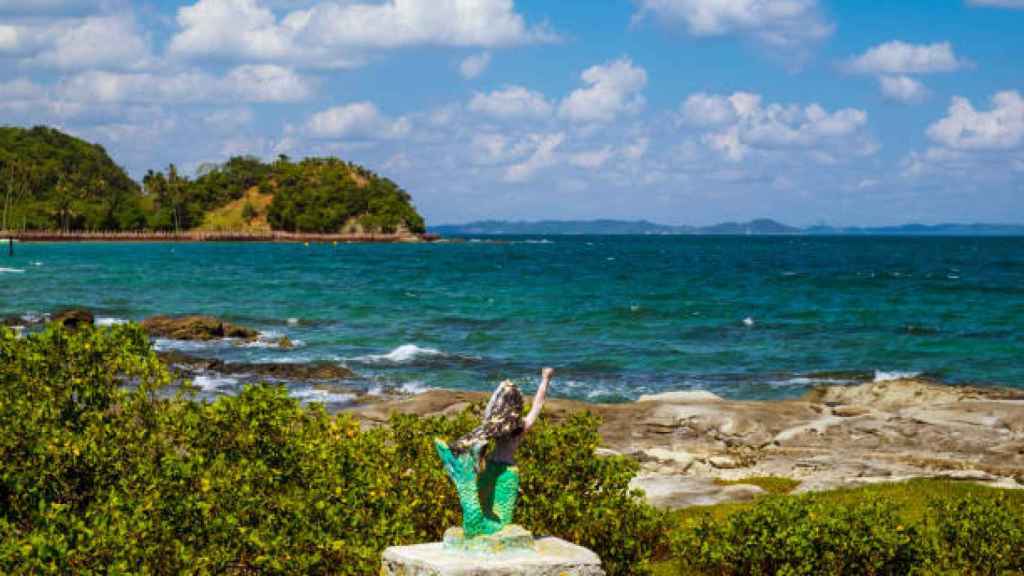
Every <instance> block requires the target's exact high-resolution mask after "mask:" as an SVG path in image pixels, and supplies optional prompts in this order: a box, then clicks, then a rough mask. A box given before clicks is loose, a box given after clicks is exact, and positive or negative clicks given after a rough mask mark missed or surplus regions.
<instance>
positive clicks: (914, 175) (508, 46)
mask: <svg viewBox="0 0 1024 576" xmlns="http://www.w3.org/2000/svg"><path fill="white" fill-rule="evenodd" d="M1022 30H1024V0H932V1H923V0H918V1H910V0H906V1H901V2H891V1H888V2H882V1H867V0H865V1H852V0H850V1H843V2H839V1H835V0H831V1H829V0H621V1H618V0H608V1H593V0H590V1H583V0H565V1H560V2H551V1H543V2H542V1H540V0H383V1H382V0H184V1H175V0H166V1H162V2H144V1H143V2H125V1H122V0H99V1H96V0H92V1H90V0H0V123H3V124H10V125H20V126H30V125H34V124H49V125H53V126H57V127H60V128H62V129H64V130H67V131H69V132H71V133H73V134H75V135H78V136H80V137H83V138H86V139H88V140H92V141H96V142H99V143H101V144H103V145H104V146H105V147H106V148H107V149H108V151H109V152H110V153H111V155H112V156H113V157H114V158H115V160H116V161H118V162H119V163H121V164H123V165H124V166H125V167H126V168H127V169H128V170H129V172H130V173H131V174H132V175H133V176H135V177H136V178H138V177H140V176H141V175H142V174H143V173H144V172H145V171H146V170H147V169H150V168H154V169H162V168H165V167H166V165H167V164H168V163H171V162H173V163H175V164H177V165H178V166H179V167H181V168H183V169H184V170H185V171H186V172H193V171H195V170H196V169H198V168H199V167H200V166H201V165H202V164H204V163H209V162H222V161H224V160H226V159H227V158H229V157H230V156H232V155H237V154H252V155H256V156H260V157H263V158H274V157H276V156H277V155H278V154H288V155H289V156H292V157H304V156H310V155H332V156H340V157H342V158H344V159H347V160H352V161H355V162H359V163H361V164H364V165H366V166H368V167H370V168H372V169H374V170H376V171H378V172H380V173H382V174H384V175H387V176H389V177H391V178H392V179H394V180H396V181H397V182H399V183H400V184H401V185H402V186H403V187H405V188H406V189H407V190H409V192H410V193H412V195H413V198H414V200H415V202H416V204H417V206H418V207H419V208H420V209H421V211H422V212H423V213H424V215H425V216H426V217H427V219H428V222H431V223H434V224H440V223H454V222H464V221H469V220H476V219H483V218H499V219H541V218H598V217H604V218H625V219H635V218H646V219H649V220H654V221H657V222H663V223H671V224H708V223H713V222H718V221H723V220H745V219H750V218H755V217H771V218H776V219H779V220H782V221H785V222H787V223H791V224H798V225H806V224H813V223H818V222H824V223H829V224H834V225H868V224H879V225H881V224H897V223H904V222H924V223H937V222H944V221H961V222H963V221H982V222H1021V221H1024V95H1022V94H1024V64H1022V62H1024V42H1022V41H1021V38H1022V32H1021V31H1022Z"/></svg>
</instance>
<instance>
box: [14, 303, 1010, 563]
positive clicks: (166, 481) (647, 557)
mask: <svg viewBox="0 0 1024 576" xmlns="http://www.w3.org/2000/svg"><path fill="white" fill-rule="evenodd" d="M67 326H75V327H74V328H68V327H67ZM171 382H172V376H171V374H170V373H169V372H168V370H167V368H166V366H165V365H164V364H162V363H161V362H160V360H159V359H158V358H157V357H156V355H155V354H154V352H153V349H152V346H151V344H150V340H149V337H148V335H147V334H146V332H144V331H143V330H142V328H140V327H139V326H137V325H133V324H126V325H118V326H111V327H93V326H91V325H90V324H89V323H88V322H80V323H73V324H68V323H66V322H65V323H64V324H63V325H62V324H58V323H53V324H51V325H49V326H48V327H46V328H45V329H43V330H41V331H38V332H34V333H31V334H28V335H25V336H18V335H16V334H15V333H14V332H13V331H11V330H8V329H6V328H0V572H2V573H37V574H46V573H50V574H67V573H74V574H93V573H112V572H115V573H140V574H141V573H179V572H190V573H229V574H240V573H254V572H265V573H281V574H353V575H355V574H374V573H376V572H377V569H378V566H379V565H378V563H379V555H380V553H381V551H382V550H383V549H384V548H385V547H387V546H390V545H395V544H407V543H413V542H422V541H428V540H437V539H438V538H440V536H441V535H442V533H443V531H444V530H445V529H446V528H447V527H449V526H452V525H456V524H457V523H458V518H457V514H458V512H457V510H458V506H457V502H456V500H455V498H456V497H455V492H454V490H453V489H452V488H451V486H450V485H449V482H448V479H447V478H446V476H445V475H444V472H443V471H442V469H441V467H440V466H439V465H438V462H437V457H436V454H434V451H433V448H432V446H431V440H432V439H433V438H434V437H437V436H440V437H447V438H452V437H455V436H458V435H460V434H461V433H463V432H465V431H466V430H468V429H469V428H470V427H471V426H472V425H473V424H474V422H475V421H476V419H477V417H478V416H477V415H476V414H475V413H474V411H478V410H479V409H480V406H474V407H472V408H470V409H468V410H467V411H464V412H462V413H461V414H456V415H454V416H439V417H417V416H410V415H404V416H401V415H398V416H393V417H392V418H391V420H390V421H389V422H387V423H386V424H385V425H383V426H379V427H370V428H366V427H363V426H361V425H360V423H359V421H358V420H356V419H355V418H354V417H352V416H350V415H347V414H342V415H338V416H332V415H329V414H327V413H326V412H325V411H324V409H323V408H322V407H319V406H316V405H313V406H303V405H301V404H300V403H299V402H298V401H296V400H295V399H293V398H290V397H289V396H288V393H287V390H286V389H285V388H284V387H281V386H273V385H258V386H250V387H247V388H246V389H245V390H244V391H242V392H241V393H240V394H239V395H237V396H225V397H221V398H218V399H217V400H216V401H213V402H201V401H197V400H194V399H193V397H192V389H191V387H190V386H188V385H187V383H186V384H185V385H183V386H180V387H179V388H178V389H177V392H175V393H173V394H172V393H171V392H169V390H170V388H169V385H170V384H171ZM598 424H599V422H598V419H597V418H596V417H595V416H592V415H590V414H588V413H586V412H576V413H572V414H569V415H564V416H562V417H560V418H559V419H558V421H557V423H553V422H551V421H542V423H541V424H540V425H539V428H538V430H537V433H536V434H531V436H530V438H529V439H528V440H527V441H526V442H525V443H524V445H523V447H522V449H521V455H522V459H521V462H520V467H521V471H522V485H521V498H522V500H521V502H522V505H521V508H520V512H519V516H518V517H517V521H518V522H520V523H522V524H523V525H524V526H525V527H527V528H528V529H530V530H532V531H534V532H535V533H545V534H554V535H557V536H561V537H563V538H566V539H569V540H571V541H574V542H577V543H580V544H582V545H584V546H587V547H590V548H592V549H593V550H595V551H596V552H597V553H598V554H599V555H600V556H601V558H602V560H603V562H604V568H605V570H606V571H607V572H608V574H611V575H621V574H646V573H650V572H651V571H652V570H653V571H655V573H657V574H659V575H662V574H811V573H813V574H837V575H838V574H851V573H857V574H911V573H918V574H1014V573H1020V571H1022V570H1024V565H1022V564H1021V559H1024V523H1022V521H1021V519H1022V518H1024V495H1021V494H1018V493H1016V492H1013V491H1009V492H1004V491H1000V490H995V489H991V488H985V487H980V486H974V485H967V484H963V483H953V482H948V481H945V482H943V481H924V480H922V481H914V482H910V483H902V484H890V485H879V486H871V487H867V488H860V489H856V490H841V491H835V492H826V493H821V494H812V495H787V494H786V493H788V492H789V491H790V490H791V489H792V488H793V482H792V481H786V480H785V479H777V478H771V477H761V478H754V479H746V480H744V481H745V482H751V483H756V484H758V485H761V486H764V487H766V488H767V489H769V490H768V491H769V492H773V493H775V495H769V496H765V497H762V498H760V499H758V500H755V501H753V502H749V503H730V504H721V505H718V506H713V507H695V508H688V509H684V510H682V511H677V512H663V511H659V510H657V509H655V508H653V507H651V506H650V505H648V504H647V503H646V502H645V501H644V499H643V498H642V496H641V494H640V493H638V492H636V491H632V490H630V489H629V481H630V479H631V478H632V477H633V476H634V475H635V474H636V473H637V471H638V468H639V465H638V463H637V462H636V461H635V460H634V459H632V458H629V457H626V456H617V455H613V456H597V455H596V453H595V451H596V448H597V447H598V445H599V443H600V437H599V435H598V433H597V430H598Z"/></svg>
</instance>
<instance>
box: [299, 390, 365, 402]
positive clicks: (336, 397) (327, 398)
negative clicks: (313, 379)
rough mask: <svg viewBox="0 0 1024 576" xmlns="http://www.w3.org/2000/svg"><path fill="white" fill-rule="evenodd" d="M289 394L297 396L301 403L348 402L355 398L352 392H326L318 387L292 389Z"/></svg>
mask: <svg viewBox="0 0 1024 576" xmlns="http://www.w3.org/2000/svg"><path fill="white" fill-rule="evenodd" d="M290 394H291V396H292V397H293V398H298V399H299V400H301V401H302V402H303V403H308V402H322V403H324V404H350V403H352V401H353V400H355V399H356V397H355V395H354V394H341V393H337V392H328V391H327V390H321V389H319V388H304V389H302V390H292V391H291V393H290Z"/></svg>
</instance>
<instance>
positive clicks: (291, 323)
mask: <svg viewBox="0 0 1024 576" xmlns="http://www.w3.org/2000/svg"><path fill="white" fill-rule="evenodd" d="M287 322H288V325H289V326H298V325H299V319H298V318H289V319H288V320H287Z"/></svg>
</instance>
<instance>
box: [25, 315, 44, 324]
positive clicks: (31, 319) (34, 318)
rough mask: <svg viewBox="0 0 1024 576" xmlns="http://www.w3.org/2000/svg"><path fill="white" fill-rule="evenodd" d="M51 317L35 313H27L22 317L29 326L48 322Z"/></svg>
mask: <svg viewBox="0 0 1024 576" xmlns="http://www.w3.org/2000/svg"><path fill="white" fill-rule="evenodd" d="M48 317H49V315H48V314H37V313H35V312H25V313H24V314H22V315H21V319H22V320H24V321H25V322H27V323H29V324H36V323H39V322H42V321H43V320H46V319H47V318H48Z"/></svg>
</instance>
